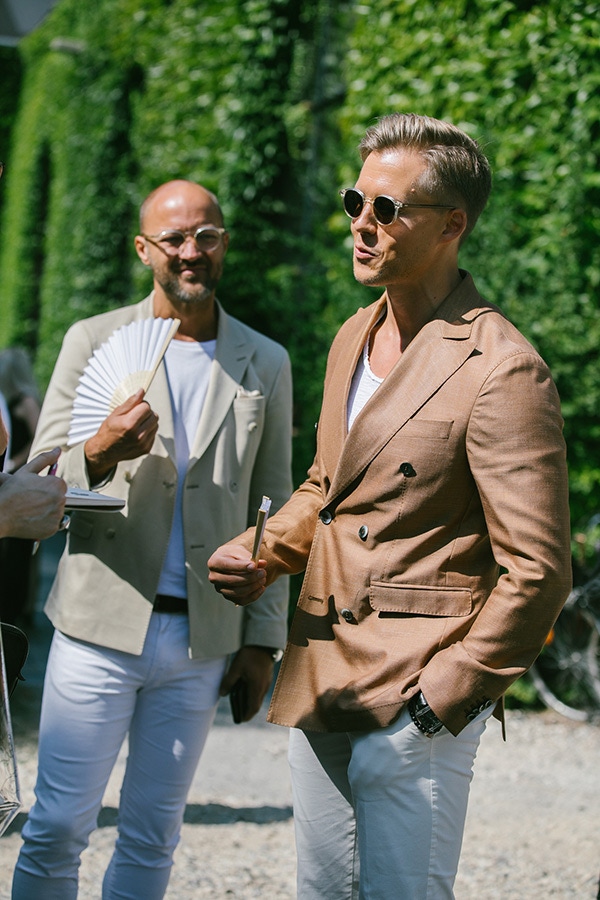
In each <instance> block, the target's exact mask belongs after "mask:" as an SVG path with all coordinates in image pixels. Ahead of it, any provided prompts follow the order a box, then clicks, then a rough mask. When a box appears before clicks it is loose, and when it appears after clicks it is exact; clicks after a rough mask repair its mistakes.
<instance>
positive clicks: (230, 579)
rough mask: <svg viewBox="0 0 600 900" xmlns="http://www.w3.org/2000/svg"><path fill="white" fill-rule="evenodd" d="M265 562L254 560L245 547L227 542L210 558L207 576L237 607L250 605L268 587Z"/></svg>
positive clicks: (217, 589) (216, 588)
mask: <svg viewBox="0 0 600 900" xmlns="http://www.w3.org/2000/svg"><path fill="white" fill-rule="evenodd" d="M266 565H267V564H266V561H265V560H264V559H259V560H258V561H257V562H254V561H253V560H252V558H251V554H250V552H249V551H248V550H246V548H245V547H242V546H239V545H236V544H225V545H224V546H223V547H219V548H218V549H217V550H215V552H214V553H213V555H212V556H211V557H210V559H209V561H208V569H209V575H208V579H209V581H210V583H211V584H212V585H213V587H214V588H215V590H216V591H218V592H219V593H220V594H222V596H223V597H224V598H225V599H226V600H229V601H230V602H231V603H235V604H236V605H237V606H247V605H248V604H249V603H253V602H254V601H255V600H258V598H259V597H260V596H261V595H262V594H263V592H264V590H265V586H266V580H267V572H266Z"/></svg>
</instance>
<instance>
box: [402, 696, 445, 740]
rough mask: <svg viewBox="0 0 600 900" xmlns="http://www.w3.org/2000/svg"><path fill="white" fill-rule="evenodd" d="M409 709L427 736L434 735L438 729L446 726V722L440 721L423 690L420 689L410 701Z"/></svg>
mask: <svg viewBox="0 0 600 900" xmlns="http://www.w3.org/2000/svg"><path fill="white" fill-rule="evenodd" d="M408 711H409V713H410V717H411V719H412V720H413V722H414V723H415V725H416V726H417V728H418V729H419V731H421V732H423V734H426V735H427V737H433V736H434V734H437V733H438V731H439V730H440V729H441V728H443V727H444V723H443V722H440V720H439V719H438V717H437V716H436V714H435V713H434V711H433V710H432V708H431V707H430V705H429V703H428V702H427V700H426V699H425V697H424V696H423V692H422V691H419V693H418V694H415V696H414V697H411V698H410V700H409V701H408Z"/></svg>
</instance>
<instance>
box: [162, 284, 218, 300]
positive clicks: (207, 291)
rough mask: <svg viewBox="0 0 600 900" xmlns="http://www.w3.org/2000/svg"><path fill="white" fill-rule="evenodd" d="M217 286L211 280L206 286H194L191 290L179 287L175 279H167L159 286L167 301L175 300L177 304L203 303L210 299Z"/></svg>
mask: <svg viewBox="0 0 600 900" xmlns="http://www.w3.org/2000/svg"><path fill="white" fill-rule="evenodd" d="M216 286H217V282H216V281H215V282H214V284H213V281H212V279H211V280H210V281H209V283H208V284H203V285H197V286H194V287H193V288H192V289H191V290H190V289H186V288H184V287H182V286H181V284H180V282H179V281H178V280H177V279H176V278H169V279H168V280H166V281H164V282H163V283H162V284H161V287H162V289H163V290H164V292H165V294H166V295H167V297H169V299H172V300H176V301H178V302H179V303H190V304H191V303H204V302H205V301H206V300H208V299H209V298H210V297H212V294H213V291H214V289H215V288H216Z"/></svg>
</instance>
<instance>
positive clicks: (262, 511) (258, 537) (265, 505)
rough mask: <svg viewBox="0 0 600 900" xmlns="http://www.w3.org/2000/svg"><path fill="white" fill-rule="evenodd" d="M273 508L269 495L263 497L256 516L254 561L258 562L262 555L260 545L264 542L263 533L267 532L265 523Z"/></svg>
mask: <svg viewBox="0 0 600 900" xmlns="http://www.w3.org/2000/svg"><path fill="white" fill-rule="evenodd" d="M270 509H271V500H270V499H269V497H263V498H262V503H261V504H260V507H259V509H258V514H257V516H256V531H255V533H254V547H253V549H252V562H253V563H257V562H258V560H259V556H260V545H261V544H262V539H263V535H264V533H265V525H266V524H267V519H268V517H269V510H270Z"/></svg>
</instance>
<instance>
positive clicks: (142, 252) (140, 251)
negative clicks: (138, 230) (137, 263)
mask: <svg viewBox="0 0 600 900" xmlns="http://www.w3.org/2000/svg"><path fill="white" fill-rule="evenodd" d="M133 243H134V245H135V252H136V253H137V255H138V256H139V258H140V259H141V261H142V262H143V263H144V265H145V266H149V265H150V259H149V257H148V251H147V249H146V241H145V240H144V238H143V237H142V236H141V234H136V236H135V238H134V241H133Z"/></svg>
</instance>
